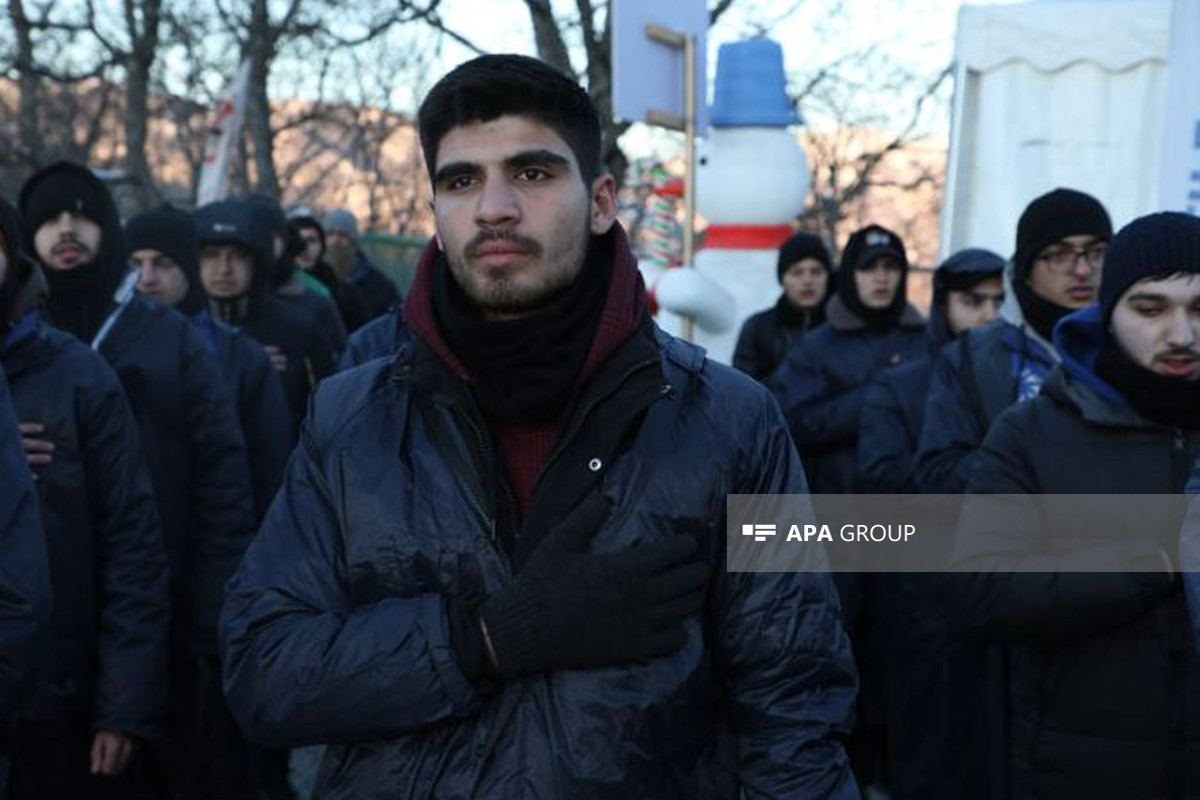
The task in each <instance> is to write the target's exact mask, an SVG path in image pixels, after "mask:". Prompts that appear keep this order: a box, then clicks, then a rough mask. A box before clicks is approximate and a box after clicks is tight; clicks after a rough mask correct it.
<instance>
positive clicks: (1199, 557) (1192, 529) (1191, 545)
mask: <svg viewBox="0 0 1200 800" xmlns="http://www.w3.org/2000/svg"><path fill="white" fill-rule="evenodd" d="M1186 491H1187V494H1188V495H1190V497H1188V510H1187V516H1186V517H1185V518H1184V521H1183V529H1182V530H1181V531H1180V533H1179V574H1180V576H1181V577H1182V579H1183V590H1184V595H1185V596H1186V597H1187V605H1188V616H1189V618H1190V619H1191V625H1192V644H1193V647H1194V648H1195V649H1196V650H1197V651H1200V499H1197V497H1196V495H1198V494H1200V461H1197V463H1196V465H1194V466H1193V467H1192V476H1191V478H1190V479H1189V480H1188V483H1187V490H1186Z"/></svg>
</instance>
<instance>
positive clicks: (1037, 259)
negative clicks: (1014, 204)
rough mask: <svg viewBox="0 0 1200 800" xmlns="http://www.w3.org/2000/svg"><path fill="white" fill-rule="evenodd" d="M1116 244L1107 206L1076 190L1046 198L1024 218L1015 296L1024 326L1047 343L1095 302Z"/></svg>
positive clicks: (1019, 227)
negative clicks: (1109, 251) (1071, 316)
mask: <svg viewBox="0 0 1200 800" xmlns="http://www.w3.org/2000/svg"><path fill="white" fill-rule="evenodd" d="M1111 238H1112V221H1111V220H1110V219H1109V217H1108V212H1107V211H1106V210H1105V209H1104V206H1103V205H1101V204H1100V201H1099V200H1097V199H1096V198H1094V197H1092V196H1091V195H1089V194H1085V193H1083V192H1079V191H1075V190H1074V189H1055V190H1054V191H1052V192H1047V193H1046V194H1044V195H1042V196H1041V197H1038V198H1037V199H1035V200H1034V201H1033V202H1031V203H1030V204H1029V205H1028V206H1027V207H1026V208H1025V211H1024V212H1023V213H1022V214H1021V218H1020V220H1019V221H1018V222H1017V248H1016V252H1015V253H1014V254H1013V258H1012V262H1013V275H1012V278H1013V291H1014V293H1015V294H1016V299H1017V302H1018V303H1019V304H1020V307H1021V312H1022V315H1023V317H1024V319H1025V322H1026V323H1027V324H1028V325H1029V326H1030V327H1031V328H1033V330H1034V332H1036V333H1037V335H1038V336H1040V337H1041V338H1042V340H1043V341H1044V342H1049V341H1050V336H1051V331H1052V330H1053V329H1054V325H1055V323H1057V322H1058V321H1059V320H1060V319H1062V318H1063V317H1064V316H1066V315H1067V314H1069V313H1071V311H1073V310H1075V309H1079V308H1083V307H1084V306H1086V305H1087V304H1088V303H1091V302H1092V301H1093V300H1095V299H1096V288H1097V286H1098V285H1099V283H1100V270H1101V268H1102V267H1103V266H1104V253H1105V250H1106V249H1107V247H1108V240H1109V239H1111Z"/></svg>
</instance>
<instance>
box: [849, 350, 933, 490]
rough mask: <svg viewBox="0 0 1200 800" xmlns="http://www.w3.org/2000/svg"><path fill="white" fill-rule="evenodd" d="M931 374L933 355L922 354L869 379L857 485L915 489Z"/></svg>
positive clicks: (862, 419) (860, 424)
mask: <svg viewBox="0 0 1200 800" xmlns="http://www.w3.org/2000/svg"><path fill="white" fill-rule="evenodd" d="M932 376H933V361H932V359H930V358H929V357H928V356H926V357H925V358H920V359H918V360H916V361H913V362H911V363H908V364H901V365H900V366H898V367H892V368H891V369H885V370H884V371H883V372H881V373H879V375H877V376H876V377H875V379H874V380H872V381H871V382H870V383H869V384H867V390H866V392H864V393H863V403H862V417H861V420H860V423H859V432H858V491H860V492H866V493H871V494H910V493H913V492H916V491H917V484H916V480H915V479H914V477H913V459H914V456H915V454H916V449H917V439H918V438H919V437H920V435H921V422H922V419H923V417H924V412H925V398H926V396H927V394H928V392H929V381H930V379H931V378H932Z"/></svg>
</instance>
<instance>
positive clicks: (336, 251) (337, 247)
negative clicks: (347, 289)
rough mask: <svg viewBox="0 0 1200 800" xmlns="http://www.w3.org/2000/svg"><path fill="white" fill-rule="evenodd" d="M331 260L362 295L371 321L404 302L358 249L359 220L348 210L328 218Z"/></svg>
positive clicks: (394, 287)
mask: <svg viewBox="0 0 1200 800" xmlns="http://www.w3.org/2000/svg"><path fill="white" fill-rule="evenodd" d="M324 227H325V239H326V241H327V242H328V247H327V253H326V255H327V257H328V260H329V264H330V265H331V266H332V267H333V269H334V271H335V272H336V273H337V275H338V277H339V278H340V279H341V280H343V281H345V282H346V284H348V285H349V286H351V287H352V288H353V289H354V290H355V291H357V292H358V296H359V297H361V298H362V300H363V302H364V303H366V306H367V318H368V319H375V318H376V317H378V316H382V315H383V314H386V313H387V311H388V309H390V308H392V307H393V306H395V305H396V304H397V303H398V302H400V292H398V291H397V290H396V285H395V284H394V283H392V282H391V281H390V280H389V279H388V278H387V276H386V275H384V274H383V273H382V272H380V271H379V269H378V268H376V266H375V265H374V264H372V263H371V259H369V258H367V254H366V253H364V252H363V251H362V250H361V249H360V248H359V246H358V220H357V219H355V218H354V214H352V213H350V212H349V211H348V210H346V209H344V208H335V209H334V210H333V211H330V212H329V214H328V215H326V217H325V226H324Z"/></svg>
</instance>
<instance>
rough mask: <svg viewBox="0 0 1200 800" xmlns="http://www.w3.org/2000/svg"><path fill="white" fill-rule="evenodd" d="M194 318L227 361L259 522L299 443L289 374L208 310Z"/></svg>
mask: <svg viewBox="0 0 1200 800" xmlns="http://www.w3.org/2000/svg"><path fill="white" fill-rule="evenodd" d="M190 319H191V322H192V324H193V325H194V326H196V330H198V331H199V332H200V334H201V336H202V337H203V339H204V341H205V342H206V343H207V344H208V345H209V347H210V348H211V350H212V353H213V355H214V356H216V359H217V362H218V363H219V364H220V365H221V374H222V375H223V376H224V377H225V381H226V387H227V388H228V389H229V393H230V395H231V396H232V397H233V401H234V405H235V407H236V408H237V415H238V421H239V422H240V423H241V426H242V436H243V437H244V438H245V440H246V455H247V457H248V459H249V462H250V480H251V482H252V483H253V486H254V519H255V523H256V525H255V527H257V523H258V522H260V521H261V520H262V518H263V515H264V514H266V513H267V506H269V505H270V504H271V500H272V499H273V498H274V497H275V492H277V491H278V490H279V485H280V483H282V482H283V468H284V466H285V465H286V464H287V460H288V456H290V455H291V454H292V448H293V447H295V446H296V435H295V430H294V428H293V427H292V420H291V415H290V413H289V412H290V407H289V406H288V399H287V394H286V393H285V392H284V389H283V379H282V378H281V377H280V376H279V372H278V371H277V370H276V369H275V367H274V366H272V365H271V357H270V356H268V355H267V351H266V350H264V349H263V348H262V345H260V344H259V343H258V342H256V341H254V340H253V339H251V338H250V337H249V336H247V335H246V334H244V333H242V332H241V331H239V330H237V329H236V328H234V327H233V326H232V325H227V324H226V323H224V322H222V321H221V320H219V319H216V318H215V317H213V315H212V314H210V313H209V312H208V311H201V312H199V313H198V314H194V315H192V317H190Z"/></svg>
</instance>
